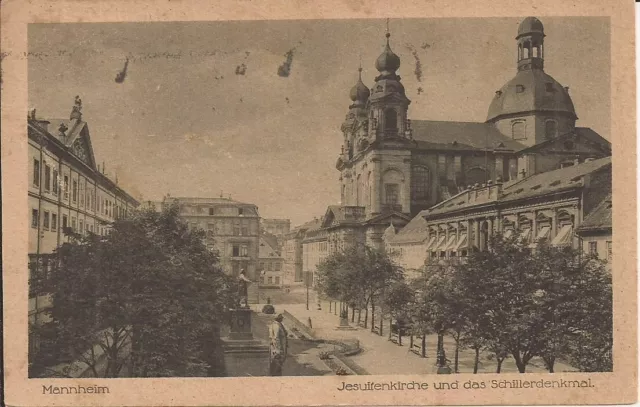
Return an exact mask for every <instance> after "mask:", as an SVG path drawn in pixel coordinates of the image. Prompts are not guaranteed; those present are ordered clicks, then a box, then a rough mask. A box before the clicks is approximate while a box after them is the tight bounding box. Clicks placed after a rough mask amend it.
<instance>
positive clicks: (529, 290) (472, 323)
mask: <svg viewBox="0 0 640 407" xmlns="http://www.w3.org/2000/svg"><path fill="white" fill-rule="evenodd" d="M318 282H319V284H318V287H319V290H320V292H321V293H322V294H324V295H326V296H328V297H331V298H335V299H339V300H341V301H343V302H345V303H346V304H348V305H349V306H350V307H352V309H364V310H367V309H368V307H369V306H371V309H372V314H373V311H374V310H375V305H378V306H379V307H383V308H384V309H385V311H386V313H387V314H388V315H389V316H391V318H393V319H394V320H396V321H400V322H401V321H404V322H405V324H406V326H407V327H408V329H409V330H410V333H411V334H412V335H420V336H424V335H427V334H434V333H435V334H438V335H439V340H438V347H440V346H441V344H442V338H443V336H444V335H450V336H451V337H452V338H453V340H454V342H455V344H456V347H455V353H454V355H455V356H454V361H453V363H454V371H456V372H457V371H458V356H459V351H460V350H461V349H463V348H467V349H472V350H474V351H475V356H476V357H475V364H474V372H475V373H477V371H478V365H479V358H480V353H481V352H484V353H488V354H489V355H491V356H492V357H493V359H495V361H496V362H497V367H496V372H498V373H499V372H500V370H501V367H502V363H503V361H504V360H505V359H506V358H508V357H512V358H513V360H514V362H515V364H516V366H517V368H518V370H519V371H520V372H521V373H524V372H525V371H526V368H527V365H528V364H529V362H530V361H531V359H532V358H534V357H539V358H541V359H542V360H543V361H544V363H545V366H546V367H547V369H548V370H549V371H550V372H553V371H554V365H555V363H556V361H557V360H559V359H562V360H563V361H565V362H567V363H569V364H570V365H571V366H573V367H575V368H577V369H579V370H581V371H611V369H612V355H611V350H612V345H613V312H612V285H611V284H612V281H611V274H610V272H609V271H608V270H607V268H606V266H605V264H604V263H603V262H601V261H599V260H598V259H596V258H594V257H591V256H584V255H583V254H582V253H581V252H580V251H578V250H575V249H573V248H571V247H554V246H551V245H548V244H545V243H542V242H541V243H540V244H539V245H538V247H537V248H536V249H535V250H531V249H530V248H529V247H528V246H527V245H524V244H522V243H520V242H519V241H518V240H517V238H512V239H504V238H502V237H501V236H495V237H494V238H493V239H492V240H491V242H490V245H489V250H487V251H482V252H472V253H471V254H470V255H469V257H468V258H467V259H466V261H462V262H457V263H445V262H439V263H438V264H427V265H426V266H425V269H424V273H423V275H422V276H421V277H420V278H418V279H415V280H412V281H409V282H408V281H406V280H405V279H404V278H403V273H402V270H401V268H400V267H398V266H397V265H396V264H395V263H394V261H393V255H387V254H386V253H384V252H382V251H377V250H374V249H371V248H368V247H366V248H362V247H361V248H349V249H347V250H345V251H344V252H342V253H337V254H334V255H332V256H329V257H327V258H326V259H325V260H324V261H323V262H322V263H321V264H320V265H319V266H318ZM374 304H375V305H374ZM352 312H353V311H352ZM367 312H368V311H365V323H366V314H367ZM380 317H382V315H380ZM371 325H372V327H373V323H372V324H371Z"/></svg>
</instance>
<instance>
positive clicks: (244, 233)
mask: <svg viewBox="0 0 640 407" xmlns="http://www.w3.org/2000/svg"><path fill="white" fill-rule="evenodd" d="M240 234H241V235H242V236H249V227H248V226H242V229H241V230H240Z"/></svg>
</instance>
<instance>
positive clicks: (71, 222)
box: [27, 97, 139, 346]
mask: <svg viewBox="0 0 640 407" xmlns="http://www.w3.org/2000/svg"><path fill="white" fill-rule="evenodd" d="M27 128H28V143H29V150H28V153H29V157H28V160H29V174H28V177H29V180H28V205H29V216H30V219H29V220H30V228H29V271H30V279H35V278H38V279H45V281H46V274H47V271H48V270H49V269H50V267H51V265H52V264H53V262H50V261H49V259H50V257H51V254H52V253H53V252H54V250H55V249H56V248H57V247H58V246H60V245H61V244H62V243H64V242H66V241H67V240H68V237H67V235H66V234H65V231H67V230H68V231H73V232H75V233H78V234H81V235H84V234H88V233H94V234H98V235H105V234H108V233H109V229H110V224H111V223H112V222H113V221H114V220H116V219H118V218H121V217H125V216H127V215H128V214H129V212H130V211H131V210H132V209H134V208H136V207H137V206H138V205H139V203H138V201H137V200H136V199H135V198H134V197H132V196H131V195H130V194H128V193H127V192H126V191H125V190H124V189H122V188H121V187H120V186H119V185H118V182H117V178H116V180H115V181H114V180H112V179H110V178H109V177H107V176H106V175H105V174H104V173H103V171H104V164H103V165H102V170H100V168H99V166H98V164H97V162H96V159H95V156H94V152H93V148H92V147H91V135H90V132H89V125H88V124H87V123H86V122H85V121H83V120H82V101H81V100H80V98H78V97H76V102H75V105H74V106H73V109H72V112H71V115H70V117H69V119H39V118H37V117H36V111H35V110H32V111H31V112H30V113H29V115H28V119H27ZM50 306H51V302H50V299H49V298H48V297H47V296H43V295H39V294H38V293H37V292H36V291H35V289H34V287H33V286H32V287H31V289H30V295H29V322H30V323H34V324H38V323H41V322H43V321H46V320H48V316H47V309H48V308H49V307H50ZM32 342H33V345H34V346H37V343H36V342H37V341H32Z"/></svg>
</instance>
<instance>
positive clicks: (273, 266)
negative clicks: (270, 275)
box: [260, 261, 282, 271]
mask: <svg viewBox="0 0 640 407" xmlns="http://www.w3.org/2000/svg"><path fill="white" fill-rule="evenodd" d="M260 270H266V271H280V270H282V262H280V261H261V262H260Z"/></svg>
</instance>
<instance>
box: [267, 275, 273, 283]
mask: <svg viewBox="0 0 640 407" xmlns="http://www.w3.org/2000/svg"><path fill="white" fill-rule="evenodd" d="M267 284H273V277H271V276H269V277H267Z"/></svg>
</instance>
